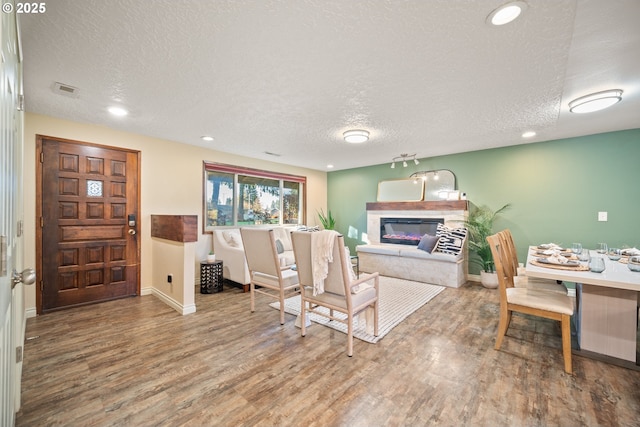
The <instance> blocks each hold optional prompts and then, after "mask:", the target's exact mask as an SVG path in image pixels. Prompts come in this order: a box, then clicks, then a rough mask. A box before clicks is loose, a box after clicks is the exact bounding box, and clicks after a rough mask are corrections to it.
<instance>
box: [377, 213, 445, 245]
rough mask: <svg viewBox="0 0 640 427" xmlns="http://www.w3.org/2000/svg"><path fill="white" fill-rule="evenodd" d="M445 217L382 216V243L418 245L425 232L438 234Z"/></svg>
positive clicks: (433, 234)
mask: <svg viewBox="0 0 640 427" xmlns="http://www.w3.org/2000/svg"><path fill="white" fill-rule="evenodd" d="M438 224H444V218H384V217H383V218H380V243H395V244H401V245H413V246H418V243H420V239H421V238H422V236H424V235H425V234H430V235H432V236H435V235H436V231H437V229H438Z"/></svg>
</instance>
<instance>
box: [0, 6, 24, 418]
mask: <svg viewBox="0 0 640 427" xmlns="http://www.w3.org/2000/svg"><path fill="white" fill-rule="evenodd" d="M0 40H2V43H0V50H1V52H0V59H1V61H0V129H1V131H0V425H1V426H8V427H11V426H13V425H14V424H15V413H16V411H17V410H18V409H19V408H20V380H21V377H22V361H21V358H20V357H19V354H20V352H21V349H22V344H23V342H24V325H25V314H24V309H23V295H24V286H23V284H22V283H14V281H13V280H12V279H13V276H14V272H15V271H16V270H18V271H20V270H21V267H23V266H22V262H23V243H24V237H23V235H22V233H21V225H22V224H23V214H22V212H23V208H22V202H23V199H22V190H23V188H22V183H23V175H22V159H23V155H22V154H23V139H22V138H23V136H22V126H23V113H22V109H21V102H20V97H21V93H22V75H21V70H22V65H21V63H20V52H19V47H20V43H19V37H18V31H17V26H16V15H15V13H2V15H1V16H0Z"/></svg>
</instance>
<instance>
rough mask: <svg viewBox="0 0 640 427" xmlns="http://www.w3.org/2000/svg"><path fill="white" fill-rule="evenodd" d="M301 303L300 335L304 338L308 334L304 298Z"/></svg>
mask: <svg viewBox="0 0 640 427" xmlns="http://www.w3.org/2000/svg"><path fill="white" fill-rule="evenodd" d="M300 301H301V302H300V335H301V336H303V337H304V336H305V335H306V334H307V308H306V307H305V306H304V300H302V296H301V297H300Z"/></svg>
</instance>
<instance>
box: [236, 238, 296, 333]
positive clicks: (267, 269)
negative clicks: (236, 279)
mask: <svg viewBox="0 0 640 427" xmlns="http://www.w3.org/2000/svg"><path fill="white" fill-rule="evenodd" d="M240 234H241V235H242V244H243V246H244V253H245V257H246V258H247V266H248V268H249V274H250V276H251V282H250V284H249V287H250V293H251V312H252V313H253V312H254V311H255V304H256V302H255V300H256V293H259V294H263V295H267V296H269V297H271V298H275V299H277V300H278V301H280V324H281V325H284V300H285V299H286V298H289V297H291V296H293V295H296V294H299V293H300V289H299V288H300V286H299V284H298V273H297V272H295V271H294V270H291V268H290V266H288V267H281V266H280V260H279V259H278V250H277V248H276V239H275V237H274V232H273V230H272V229H267V228H251V227H242V228H241V229H240ZM258 286H259V288H258Z"/></svg>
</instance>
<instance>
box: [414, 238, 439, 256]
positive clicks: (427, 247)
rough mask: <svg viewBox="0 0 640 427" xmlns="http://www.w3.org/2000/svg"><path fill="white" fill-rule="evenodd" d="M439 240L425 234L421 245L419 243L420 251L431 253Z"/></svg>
mask: <svg viewBox="0 0 640 427" xmlns="http://www.w3.org/2000/svg"><path fill="white" fill-rule="evenodd" d="M439 240H440V238H439V237H438V236H431V235H430V234H425V235H424V236H422V239H420V243H418V249H420V250H423V251H425V252H429V253H431V252H433V249H434V248H435V247H436V245H437V244H438V241H439Z"/></svg>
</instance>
